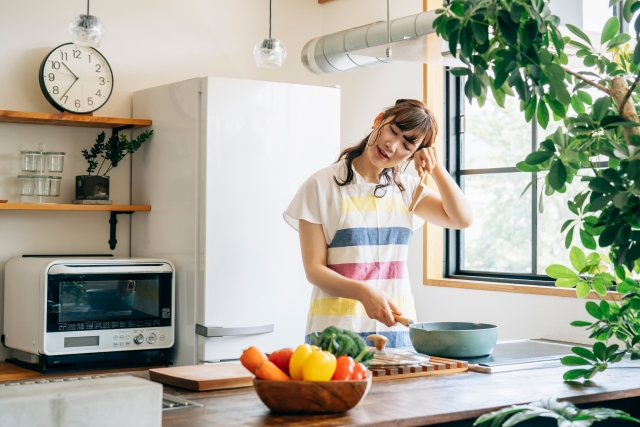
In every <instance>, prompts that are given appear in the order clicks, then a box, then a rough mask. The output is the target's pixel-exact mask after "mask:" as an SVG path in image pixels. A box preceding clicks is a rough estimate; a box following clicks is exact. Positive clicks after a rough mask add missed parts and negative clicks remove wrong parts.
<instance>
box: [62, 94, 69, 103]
mask: <svg viewBox="0 0 640 427" xmlns="http://www.w3.org/2000/svg"><path fill="white" fill-rule="evenodd" d="M68 100H69V97H68V96H66V95H63V96H62V98H60V101H63V104H66V103H67V101H68Z"/></svg>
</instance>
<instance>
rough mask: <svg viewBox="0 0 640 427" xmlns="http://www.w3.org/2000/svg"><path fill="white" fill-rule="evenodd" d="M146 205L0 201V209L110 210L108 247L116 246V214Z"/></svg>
mask: <svg viewBox="0 0 640 427" xmlns="http://www.w3.org/2000/svg"><path fill="white" fill-rule="evenodd" d="M150 210H151V206H148V205H73V204H57V203H51V204H47V203H42V204H38V203H0V211H80V212H110V213H111V216H110V218H109V247H110V248H111V250H114V249H115V248H116V244H117V243H118V241H117V240H116V224H117V223H118V218H117V217H118V215H122V214H124V215H132V214H133V213H134V212H148V211H150Z"/></svg>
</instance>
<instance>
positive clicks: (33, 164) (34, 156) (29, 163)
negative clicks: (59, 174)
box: [20, 151, 42, 172]
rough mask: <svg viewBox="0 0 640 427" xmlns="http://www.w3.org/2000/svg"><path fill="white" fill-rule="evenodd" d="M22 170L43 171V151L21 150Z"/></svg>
mask: <svg viewBox="0 0 640 427" xmlns="http://www.w3.org/2000/svg"><path fill="white" fill-rule="evenodd" d="M20 154H21V155H22V170H23V171H25V172H40V171H42V153H41V152H40V151H21V152H20Z"/></svg>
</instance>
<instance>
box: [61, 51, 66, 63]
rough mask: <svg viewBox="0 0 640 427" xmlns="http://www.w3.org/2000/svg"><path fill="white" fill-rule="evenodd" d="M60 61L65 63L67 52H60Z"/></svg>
mask: <svg viewBox="0 0 640 427" xmlns="http://www.w3.org/2000/svg"><path fill="white" fill-rule="evenodd" d="M60 57H61V58H60V60H61V61H66V60H67V52H60Z"/></svg>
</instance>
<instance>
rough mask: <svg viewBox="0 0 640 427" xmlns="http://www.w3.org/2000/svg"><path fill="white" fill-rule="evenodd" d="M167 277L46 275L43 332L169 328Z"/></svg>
mask: <svg viewBox="0 0 640 427" xmlns="http://www.w3.org/2000/svg"><path fill="white" fill-rule="evenodd" d="M171 276H172V275H171V273H144V274H87V275H50V276H48V286H47V294H48V295H47V332H67V331H83V330H96V329H121V328H149V327H160V326H171Z"/></svg>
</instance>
